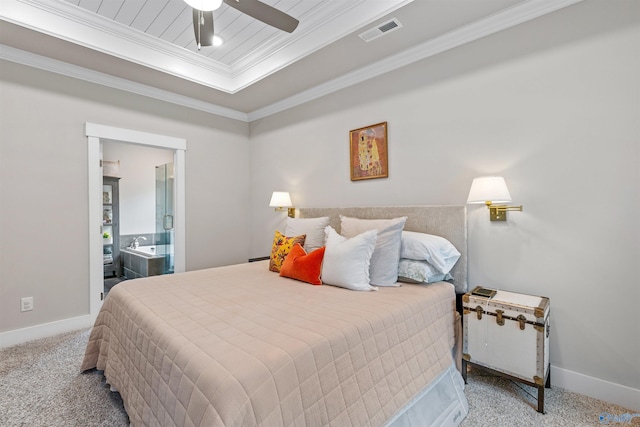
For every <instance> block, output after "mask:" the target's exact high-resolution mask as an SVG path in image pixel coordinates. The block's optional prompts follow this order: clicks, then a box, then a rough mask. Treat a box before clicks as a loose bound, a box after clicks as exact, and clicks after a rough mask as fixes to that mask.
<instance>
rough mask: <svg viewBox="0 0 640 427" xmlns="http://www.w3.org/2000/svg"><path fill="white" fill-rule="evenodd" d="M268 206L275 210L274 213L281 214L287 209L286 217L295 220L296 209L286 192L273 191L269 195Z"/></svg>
mask: <svg viewBox="0 0 640 427" xmlns="http://www.w3.org/2000/svg"><path fill="white" fill-rule="evenodd" d="M269 206H270V207H272V208H276V212H282V211H284V208H287V215H289V217H290V218H295V216H296V208H294V207H293V204H292V203H291V196H289V192H288V191H274V192H273V194H272V195H271V201H270V202H269Z"/></svg>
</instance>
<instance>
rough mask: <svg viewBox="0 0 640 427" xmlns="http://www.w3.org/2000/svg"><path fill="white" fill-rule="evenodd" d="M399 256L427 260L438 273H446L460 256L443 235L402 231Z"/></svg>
mask: <svg viewBox="0 0 640 427" xmlns="http://www.w3.org/2000/svg"><path fill="white" fill-rule="evenodd" d="M400 258H407V259H414V260H418V261H421V260H424V261H427V262H428V263H429V264H431V265H432V266H434V267H435V268H436V270H438V271H439V272H440V273H443V274H447V273H448V272H450V271H451V269H452V268H453V266H454V265H455V263H456V262H457V261H458V259H459V258H460V252H458V250H457V249H456V248H455V246H453V245H452V244H451V242H449V241H448V240H447V239H445V238H444V237H440V236H434V235H433V234H426V233H417V232H415V231H403V232H402V247H401V249H400Z"/></svg>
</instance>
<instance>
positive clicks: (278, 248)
mask: <svg viewBox="0 0 640 427" xmlns="http://www.w3.org/2000/svg"><path fill="white" fill-rule="evenodd" d="M306 237H307V235H306V234H301V235H299V236H295V237H287V236H285V235H284V234H282V233H281V232H279V231H276V235H275V236H274V238H273V246H272V247H271V261H269V270H271V271H275V272H277V273H279V272H280V267H282V263H283V262H284V259H285V258H286V257H287V255H289V251H290V250H291V248H292V247H293V245H295V244H296V243H299V244H300V246H304V240H305V238H306Z"/></svg>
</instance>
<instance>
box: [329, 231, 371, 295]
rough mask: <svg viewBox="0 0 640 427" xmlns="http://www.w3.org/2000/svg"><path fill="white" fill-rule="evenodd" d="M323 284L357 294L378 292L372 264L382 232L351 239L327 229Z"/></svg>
mask: <svg viewBox="0 0 640 427" xmlns="http://www.w3.org/2000/svg"><path fill="white" fill-rule="evenodd" d="M325 232H326V236H327V237H326V244H325V250H324V259H323V261H322V276H321V277H322V283H323V284H327V285H334V286H340V287H342V288H347V289H351V290H354V291H376V290H378V289H377V288H376V287H374V286H371V285H369V263H370V262H371V255H372V254H373V249H374V248H375V246H376V237H377V234H378V232H377V231H375V230H370V231H367V232H365V233H362V234H360V235H358V236H355V237H353V238H351V239H347V238H346V237H343V236H341V235H339V234H338V233H337V232H336V230H334V229H333V227H331V226H327V228H326V229H325Z"/></svg>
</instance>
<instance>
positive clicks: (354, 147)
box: [349, 122, 389, 181]
mask: <svg viewBox="0 0 640 427" xmlns="http://www.w3.org/2000/svg"><path fill="white" fill-rule="evenodd" d="M349 149H350V150H349V164H350V169H351V181H360V180H363V179H375V178H388V177H389V156H388V148H387V122H382V123H377V124H375V125H370V126H365V127H362V128H359V129H354V130H352V131H349Z"/></svg>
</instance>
